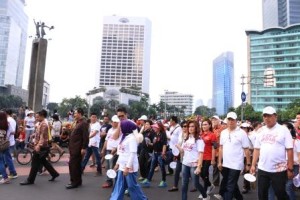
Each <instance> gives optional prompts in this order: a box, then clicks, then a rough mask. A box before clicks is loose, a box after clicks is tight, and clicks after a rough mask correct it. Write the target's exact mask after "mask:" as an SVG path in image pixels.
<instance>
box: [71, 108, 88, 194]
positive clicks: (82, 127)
mask: <svg viewBox="0 0 300 200" xmlns="http://www.w3.org/2000/svg"><path fill="white" fill-rule="evenodd" d="M83 114H84V112H83V109H82V108H77V110H75V112H74V120H75V122H74V123H73V125H72V132H71V134H70V142H69V152H70V161H69V171H70V183H69V184H68V185H66V188H67V189H73V188H77V187H79V186H80V185H81V184H82V177H81V175H82V170H81V161H82V157H83V156H84V155H85V153H86V148H87V147H88V142H89V126H88V123H87V122H86V120H85V119H84V118H83Z"/></svg>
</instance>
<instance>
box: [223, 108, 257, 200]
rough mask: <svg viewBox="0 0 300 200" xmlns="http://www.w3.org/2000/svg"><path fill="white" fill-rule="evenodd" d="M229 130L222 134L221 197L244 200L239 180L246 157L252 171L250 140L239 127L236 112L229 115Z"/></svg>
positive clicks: (230, 199)
mask: <svg viewBox="0 0 300 200" xmlns="http://www.w3.org/2000/svg"><path fill="white" fill-rule="evenodd" d="M227 119H228V122H227V126H228V127H227V128H226V129H224V130H223V131H222V132H221V138H220V147H219V161H218V168H219V170H220V171H221V173H222V176H223V179H222V181H221V188H220V195H221V196H222V197H223V199H224V200H232V198H233V197H234V198H236V199H237V200H243V196H242V194H241V192H240V190H239V186H238V180H239V176H240V173H241V170H243V169H244V155H245V156H246V161H247V162H246V163H247V165H246V170H247V171H249V169H250V166H251V164H250V155H249V139H248V137H247V134H246V133H245V131H243V130H242V129H240V128H239V127H238V126H237V115H236V113H235V112H229V113H228V114H227Z"/></svg>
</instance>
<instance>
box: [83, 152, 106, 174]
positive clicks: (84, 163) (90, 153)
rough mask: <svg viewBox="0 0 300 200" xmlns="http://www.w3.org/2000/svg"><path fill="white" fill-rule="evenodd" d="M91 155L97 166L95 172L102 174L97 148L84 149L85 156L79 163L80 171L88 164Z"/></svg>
mask: <svg viewBox="0 0 300 200" xmlns="http://www.w3.org/2000/svg"><path fill="white" fill-rule="evenodd" d="M92 153H93V154H94V155H95V159H96V164H97V171H98V172H99V173H102V166H101V158H100V154H99V148H98V147H94V146H91V147H88V148H87V149H86V154H85V156H84V158H83V160H82V162H81V169H82V171H83V170H84V168H85V166H86V164H87V163H88V161H89V159H90V157H91V155H92Z"/></svg>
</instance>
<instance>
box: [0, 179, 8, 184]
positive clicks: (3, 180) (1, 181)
mask: <svg viewBox="0 0 300 200" xmlns="http://www.w3.org/2000/svg"><path fill="white" fill-rule="evenodd" d="M8 183H9V178H6V179H4V178H3V179H1V180H0V184H8Z"/></svg>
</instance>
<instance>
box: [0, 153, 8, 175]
mask: <svg viewBox="0 0 300 200" xmlns="http://www.w3.org/2000/svg"><path fill="white" fill-rule="evenodd" d="M5 152H9V149H6V150H5V151H3V152H0V174H1V175H2V177H3V178H4V179H7V178H8V176H7V173H6V169H5V164H4V154H5Z"/></svg>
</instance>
